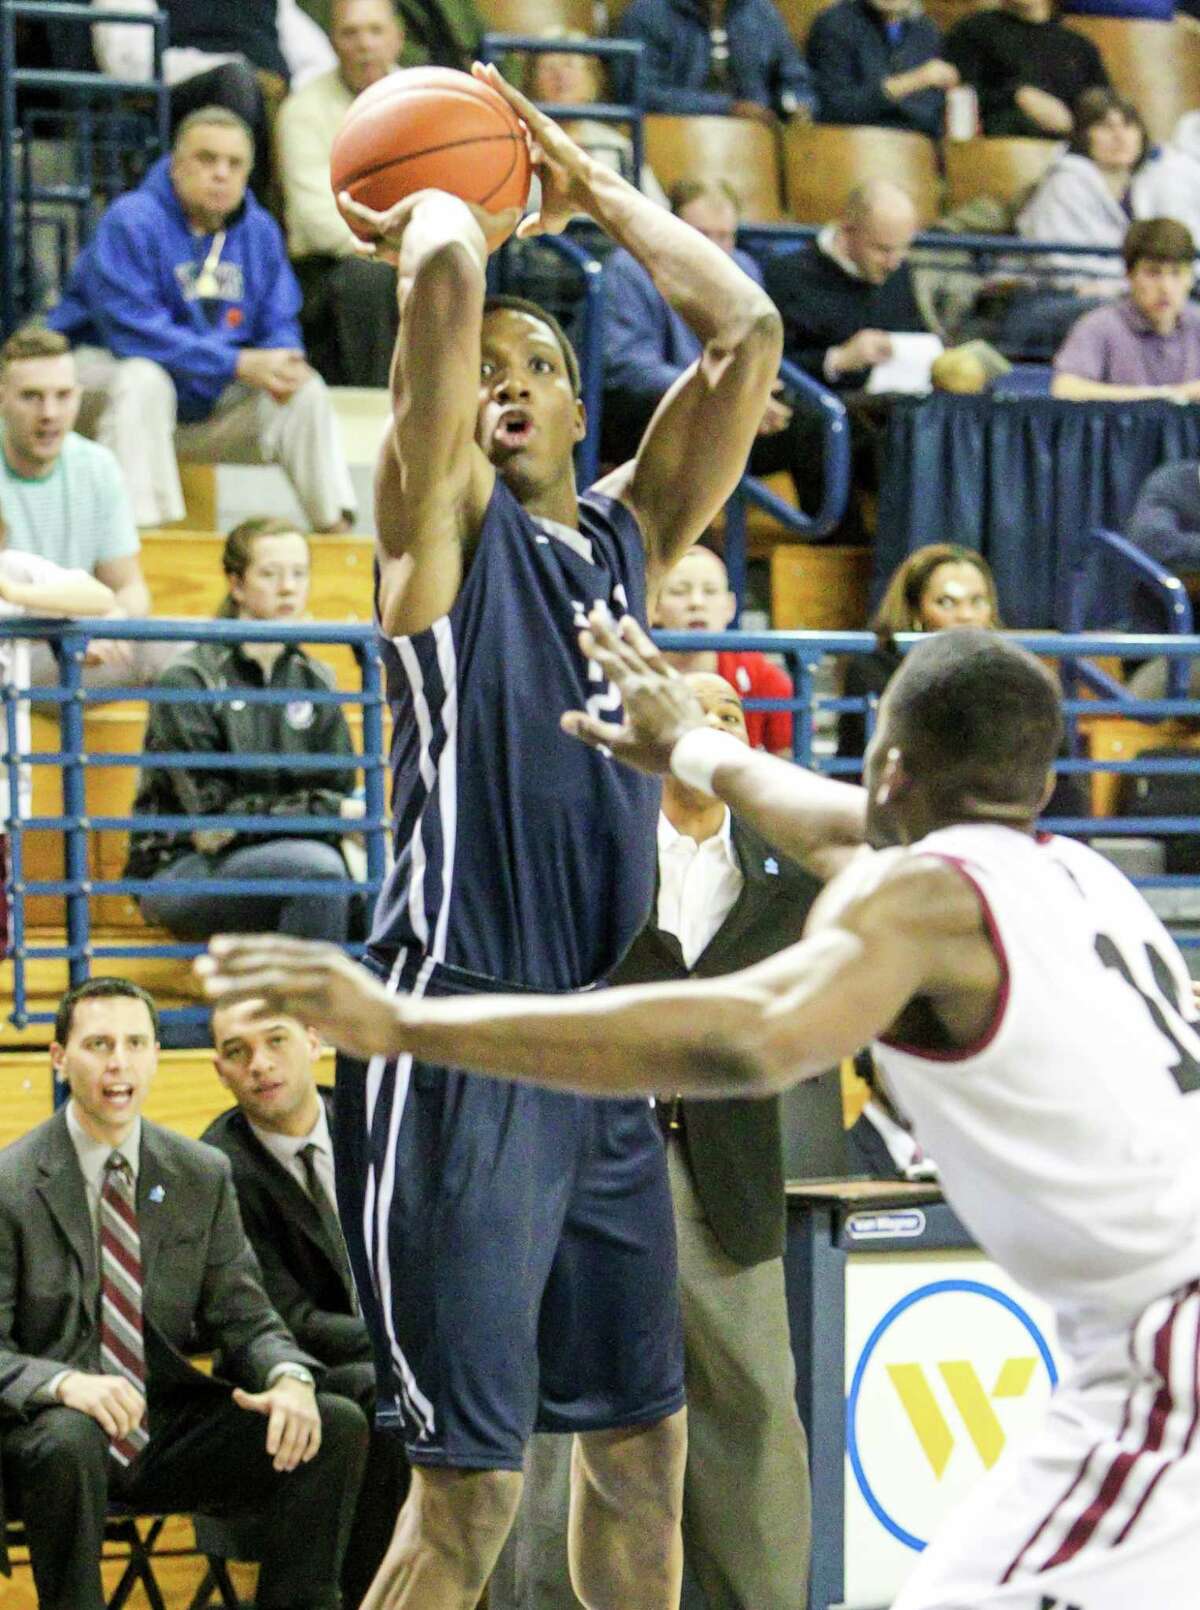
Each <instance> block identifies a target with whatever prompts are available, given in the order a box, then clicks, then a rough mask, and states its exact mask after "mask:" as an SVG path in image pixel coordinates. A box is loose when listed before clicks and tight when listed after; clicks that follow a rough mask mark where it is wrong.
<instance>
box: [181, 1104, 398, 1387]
mask: <svg viewBox="0 0 1200 1610" xmlns="http://www.w3.org/2000/svg"><path fill="white" fill-rule="evenodd" d="M321 1098H322V1100H323V1101H324V1102H325V1106H326V1109H327V1110H328V1112H329V1115H330V1118H331V1119H332V1116H333V1091H332V1090H325V1089H323V1090H322V1091H321ZM203 1138H204V1139H205V1140H206V1141H207V1142H208V1143H209V1145H210V1146H216V1147H218V1148H219V1150H221V1151H223V1152H224V1153H225V1155H226V1157H228V1159H229V1161H230V1162H231V1163H232V1165H233V1183H234V1185H235V1186H236V1188H237V1194H238V1202H239V1204H240V1206H241V1210H242V1220H243V1222H244V1223H245V1226H246V1234H247V1235H248V1236H249V1237H250V1244H251V1246H252V1247H253V1248H254V1250H255V1252H256V1253H257V1254H258V1261H259V1263H260V1264H261V1265H262V1273H263V1284H264V1286H265V1287H266V1288H267V1295H268V1296H269V1297H270V1299H271V1301H272V1302H273V1303H274V1305H275V1307H276V1308H277V1309H278V1310H279V1312H280V1313H281V1314H282V1315H283V1318H284V1320H285V1321H286V1322H287V1325H288V1328H289V1329H290V1330H291V1332H292V1334H293V1335H294V1336H295V1337H296V1339H297V1340H298V1341H299V1342H300V1343H302V1345H303V1346H305V1347H307V1348H309V1349H310V1350H311V1351H312V1352H313V1353H315V1354H316V1356H317V1357H318V1358H319V1359H320V1360H321V1362H322V1364H326V1365H329V1366H331V1367H332V1366H334V1365H338V1364H355V1363H369V1362H370V1360H371V1343H370V1339H369V1337H368V1335H367V1327H366V1325H365V1324H364V1323H363V1321H362V1320H361V1319H360V1318H359V1317H358V1316H357V1315H356V1314H355V1312H354V1301H353V1296H352V1293H351V1289H350V1286H349V1284H348V1283H347V1281H346V1279H345V1278H344V1275H343V1270H344V1268H345V1260H344V1259H343V1258H340V1257H339V1253H338V1249H337V1248H336V1247H334V1246H331V1245H330V1240H329V1235H328V1232H327V1231H326V1228H325V1225H324V1223H323V1222H322V1219H321V1215H320V1214H319V1213H318V1212H317V1209H316V1207H315V1206H314V1204H313V1201H312V1199H311V1197H310V1196H309V1195H308V1192H307V1191H306V1190H305V1189H304V1188H303V1186H302V1185H301V1184H300V1182H299V1180H297V1179H296V1177H295V1176H294V1175H293V1174H290V1173H289V1172H288V1171H287V1169H285V1168H284V1167H283V1166H282V1165H281V1164H280V1163H279V1162H278V1161H277V1160H276V1159H275V1158H274V1157H272V1156H271V1154H270V1152H269V1151H268V1150H267V1149H266V1147H265V1146H264V1145H263V1144H262V1142H261V1141H260V1140H259V1138H258V1136H257V1135H256V1134H255V1133H254V1131H253V1129H251V1127H250V1125H249V1123H248V1122H247V1120H246V1115H245V1114H244V1113H243V1112H242V1111H241V1109H240V1108H238V1107H231V1108H230V1109H229V1111H228V1112H223V1113H222V1114H221V1115H220V1117H219V1118H214V1119H213V1121H212V1123H211V1124H209V1126H208V1128H207V1129H206V1130H205V1131H204V1137H203Z"/></svg>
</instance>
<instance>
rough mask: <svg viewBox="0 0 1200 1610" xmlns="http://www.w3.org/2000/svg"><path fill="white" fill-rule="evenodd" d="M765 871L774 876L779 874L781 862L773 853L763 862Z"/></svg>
mask: <svg viewBox="0 0 1200 1610" xmlns="http://www.w3.org/2000/svg"><path fill="white" fill-rule="evenodd" d="M763 871H764V872H766V873H768V874H769V875H770V876H771V877H772V878H777V877H778V876H779V862H778V861H777V860H776V859H775V857H774V856H773V855H768V857H767V859H766V860H765V861H764V862H763Z"/></svg>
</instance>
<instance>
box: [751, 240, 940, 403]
mask: <svg viewBox="0 0 1200 1610" xmlns="http://www.w3.org/2000/svg"><path fill="white" fill-rule="evenodd" d="M763 283H764V285H765V286H766V289H767V295H768V296H769V297H770V298H771V300H772V302H774V304H775V306H776V307H777V308H778V309H779V311H780V313H781V314H782V315H783V349H784V353H785V355H786V356H787V357H788V358H790V359H791V361H792V362H793V363H796V364H799V366H800V367H801V369H806V370H807V371H808V373H809V374H810V375H813V376H814V377H815V378H816V379H817V380H820V381H822V382H823V383H824V384H825V385H829V384H831V382H829V381H827V380H826V379H825V368H824V365H825V354H826V352H828V350H829V348H830V347H839V346H841V344H842V343H843V342H844V341H848V340H849V339H850V337H851V336H852V335H856V334H857V333H858V331H859V330H889V331H890V330H895V331H900V330H912V331H917V330H924V329H925V328H926V324H925V319H924V316H923V315H922V313H921V309H920V307H919V306H918V305H917V299H916V296H915V294H914V292H913V283H912V272H911V270H910V268H909V265H908V264H907V263H906V262H905V263H901V264H900V267H899V268H898V269H896V271H895V272H894V273H893V274H890V275H889V276H888V278H887V279H886V280H884V282H883V284H882V285H868V284H867V282H866V281H865V280H860V279H855V278H854V277H853V276H852V275H850V274H847V273H846V271H845V269H844V268H842V267H840V266H839V265H838V264H837V263H835V262H834V260H833V258H832V257H830V256H829V255H828V254H827V253H826V252H823V251H822V250H821V249H820V247H819V246H818V245H817V244H816V242H815V241H810V242H809V243H808V244H807V245H804V246H799V247H797V248H796V249H795V250H793V251H782V252H775V253H774V254H773V255H772V256H770V257H769V258H768V259H767V263H766V267H765V269H764V270H763ZM869 374H870V370H869V369H863V370H860V371H858V372H856V373H853V374H843V375H839V376H838V378H837V380H836V381H834V382H832V384H833V386H834V388H835V390H838V391H858V390H861V388H862V387H863V386H864V385H866V382H867V376H868V375H869Z"/></svg>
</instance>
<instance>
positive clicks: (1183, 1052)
mask: <svg viewBox="0 0 1200 1610" xmlns="http://www.w3.org/2000/svg"><path fill="white" fill-rule="evenodd" d="M1145 949H1146V960H1147V961H1148V962H1149V963H1150V971H1151V972H1152V973H1153V974H1154V982H1155V985H1156V987H1157V990H1158V994H1157V996H1156V995H1153V994H1151V993H1150V992H1149V991H1148V990H1144V989H1143V988H1142V986H1141V985H1140V984H1139V983H1138V981H1137V979H1136V978H1134V976H1133V974H1132V972H1131V971H1130V968H1129V963H1128V962H1127V961H1126V960H1125V958H1124V956H1122V954H1121V952H1120V951H1119V950H1118V949H1117V947H1116V945H1115V944H1114V942H1113V941H1112V940H1111V939H1110V938H1109V937H1108V935H1107V934H1097V935H1096V955H1097V956H1099V958H1100V960H1101V961H1102V962H1103V963H1104V965H1105V967H1112V968H1114V969H1115V970H1116V971H1117V972H1118V973H1120V975H1121V977H1122V978H1123V979H1124V980H1125V982H1126V983H1127V984H1128V985H1129V987H1130V989H1134V990H1136V991H1137V993H1138V994H1139V995H1140V996H1141V998H1142V1003H1143V1005H1144V1006H1145V1008H1146V1010H1147V1012H1149V1014H1150V1016H1151V1018H1152V1019H1153V1022H1154V1027H1155V1028H1156V1029H1157V1030H1158V1032H1159V1033H1160V1034H1161V1035H1162V1036H1163V1037H1164V1038H1165V1039H1167V1040H1169V1041H1170V1043H1171V1044H1172V1046H1174V1048H1175V1051H1176V1054H1177V1056H1178V1061H1177V1062H1176V1063H1175V1065H1174V1066H1173V1067H1172V1068H1171V1070H1170V1071H1171V1077H1172V1078H1173V1079H1174V1081H1175V1083H1176V1084H1177V1085H1178V1086H1179V1088H1180V1090H1182V1091H1183V1092H1184V1094H1185V1095H1186V1094H1187V1093H1188V1091H1190V1090H1200V1062H1198V1061H1197V1060H1196V1058H1195V1057H1194V1056H1193V1055H1192V1053H1191V1052H1190V1051H1189V1050H1188V1048H1187V1046H1186V1045H1184V1044H1183V1042H1182V1041H1181V1040H1180V1038H1179V1036H1178V1035H1177V1034H1176V1033H1175V1031H1174V1029H1173V1028H1172V1027H1171V1025H1170V1023H1169V1021H1168V1019H1167V1014H1166V1013H1165V1012H1164V1011H1163V1002H1164V1001H1165V1002H1166V1003H1167V1005H1168V1006H1170V1008H1171V1009H1172V1011H1174V1012H1179V1011H1180V1005H1179V1000H1178V998H1177V996H1176V991H1175V979H1174V976H1173V974H1172V972H1171V969H1170V968H1169V967H1168V966H1167V964H1166V962H1165V961H1164V960H1163V957H1162V956H1161V955H1160V953H1159V952H1158V951H1157V950H1155V948H1154V946H1153V945H1151V944H1147V945H1146V947H1145Z"/></svg>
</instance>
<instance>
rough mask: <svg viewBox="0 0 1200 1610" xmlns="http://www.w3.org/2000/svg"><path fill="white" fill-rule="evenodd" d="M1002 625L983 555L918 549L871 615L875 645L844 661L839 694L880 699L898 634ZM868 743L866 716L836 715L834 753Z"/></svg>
mask: <svg viewBox="0 0 1200 1610" xmlns="http://www.w3.org/2000/svg"><path fill="white" fill-rule="evenodd" d="M1002 624H1003V623H1002V622H1001V620H1000V606H999V603H998V601H997V598H996V582H995V578H994V577H993V575H992V572H991V570H990V569H989V568H988V563H987V561H986V559H984V557H983V555H982V554H978V553H976V552H974V550H973V549H971V548H960V547H958V546H957V545H956V544H954V543H949V542H935V543H930V544H929V545H928V547H925V548H917V549H916V550H915V552H913V553H910V554H909V556H908V558H907V559H905V560H904V562H903V564H901V565H899V566H898V567H897V569H896V570H895V571H893V573H892V577H891V580H890V581H889V582H888V584H887V588H886V590H885V592H884V595H883V597H882V599H881V600H880V602H879V607H878V609H876V611H875V613H874V615H873V616H872V617H871V623H870V629H871V631H873V632H874V633H875V641H876V645H877V646H876V647H875V648H874V649H872V650H871V652H870V653H869V654H851V655H848V656H847V659H846V674H845V680H844V685H843V689H842V691H843V693H844V695H845V697H846V698H847V699H863V698H875V699H879V698H881V697H882V696H883V691H884V689H885V688H886V687H887V685H888V683H889V682H890V681H891V680H892V678H893V676H895V674H896V672H897V671H898V670H899V669H900V658H901V656H900V650H899V649H898V648H897V647H896V637H897V636H898V634H899V633H901V632H941V631H945V630H946V629H947V628H948V627H951V626H980V627H986V628H990V629H993V630H996V629H998V628H999V627H1000V626H1001V625H1002ZM866 742H867V718H866V716H865V714H863V713H861V712H860V711H857V710H842V711H840V712H839V714H838V737H837V752H838V755H839V756H840V757H841V758H842V759H854V760H860V759H861V758H862V754H863V750H864V749H865V748H866Z"/></svg>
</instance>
